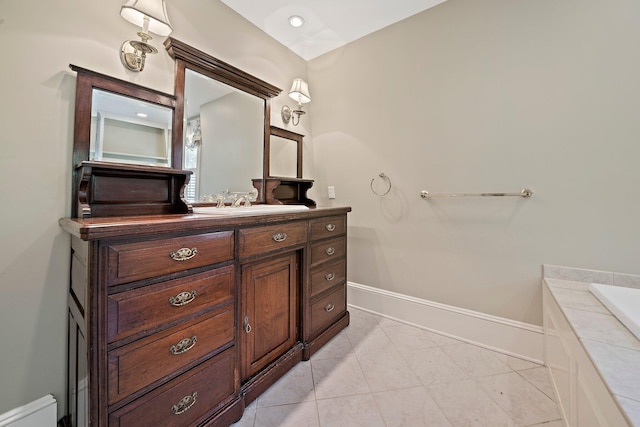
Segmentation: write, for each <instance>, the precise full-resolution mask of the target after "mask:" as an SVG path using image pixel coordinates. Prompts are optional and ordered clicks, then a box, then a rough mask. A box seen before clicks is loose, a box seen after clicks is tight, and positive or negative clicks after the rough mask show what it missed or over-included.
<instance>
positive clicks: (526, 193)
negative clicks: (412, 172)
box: [420, 188, 533, 199]
mask: <svg viewBox="0 0 640 427" xmlns="http://www.w3.org/2000/svg"><path fill="white" fill-rule="evenodd" d="M532 195H533V191H531V190H530V189H528V188H523V189H522V190H520V192H519V193H449V194H431V193H429V192H428V191H424V190H422V191H421V192H420V197H422V198H423V199H431V198H433V197H506V196H517V197H524V198H525V199H528V198H529V197H531V196H532Z"/></svg>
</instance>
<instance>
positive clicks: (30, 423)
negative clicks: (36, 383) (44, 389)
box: [0, 394, 58, 427]
mask: <svg viewBox="0 0 640 427" xmlns="http://www.w3.org/2000/svg"><path fill="white" fill-rule="evenodd" d="M56 405H57V404H56V399H55V398H54V397H53V396H52V395H50V394H48V395H46V396H44V397H42V398H40V399H38V400H34V401H33V402H31V403H28V404H26V405H23V406H20V407H19V408H15V409H12V410H10V411H9V412H5V413H4V414H0V427H56V424H57V409H58V408H57V406H56Z"/></svg>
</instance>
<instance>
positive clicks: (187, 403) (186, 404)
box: [171, 391, 198, 415]
mask: <svg viewBox="0 0 640 427" xmlns="http://www.w3.org/2000/svg"><path fill="white" fill-rule="evenodd" d="M197 398H198V392H197V391H194V392H193V394H192V395H191V396H185V397H183V398H182V399H180V402H178V403H176V404H175V405H173V406H172V407H171V412H173V414H174V415H180V414H184V413H185V412H187V411H188V410H189V408H191V407H192V406H193V405H195V404H196V399H197Z"/></svg>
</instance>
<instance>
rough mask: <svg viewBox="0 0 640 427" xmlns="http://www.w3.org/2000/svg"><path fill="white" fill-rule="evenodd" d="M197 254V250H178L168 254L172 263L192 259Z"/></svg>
mask: <svg viewBox="0 0 640 427" xmlns="http://www.w3.org/2000/svg"><path fill="white" fill-rule="evenodd" d="M197 254H198V249H197V248H191V249H189V248H180V249H178V250H177V251H175V252H171V253H169V256H170V257H171V259H172V260H174V261H186V260H188V259H191V258H193V257H194V256H196V255H197Z"/></svg>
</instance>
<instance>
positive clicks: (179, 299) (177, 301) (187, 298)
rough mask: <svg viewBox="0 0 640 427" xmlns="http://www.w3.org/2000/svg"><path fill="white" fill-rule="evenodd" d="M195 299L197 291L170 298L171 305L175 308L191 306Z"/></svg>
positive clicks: (181, 293)
mask: <svg viewBox="0 0 640 427" xmlns="http://www.w3.org/2000/svg"><path fill="white" fill-rule="evenodd" d="M194 299H196V291H191V292H180V293H179V294H178V295H176V296H175V297H169V304H171V305H172V306H174V307H182V306H183V305H187V304H189V303H190V302H191V301H193V300H194Z"/></svg>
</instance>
